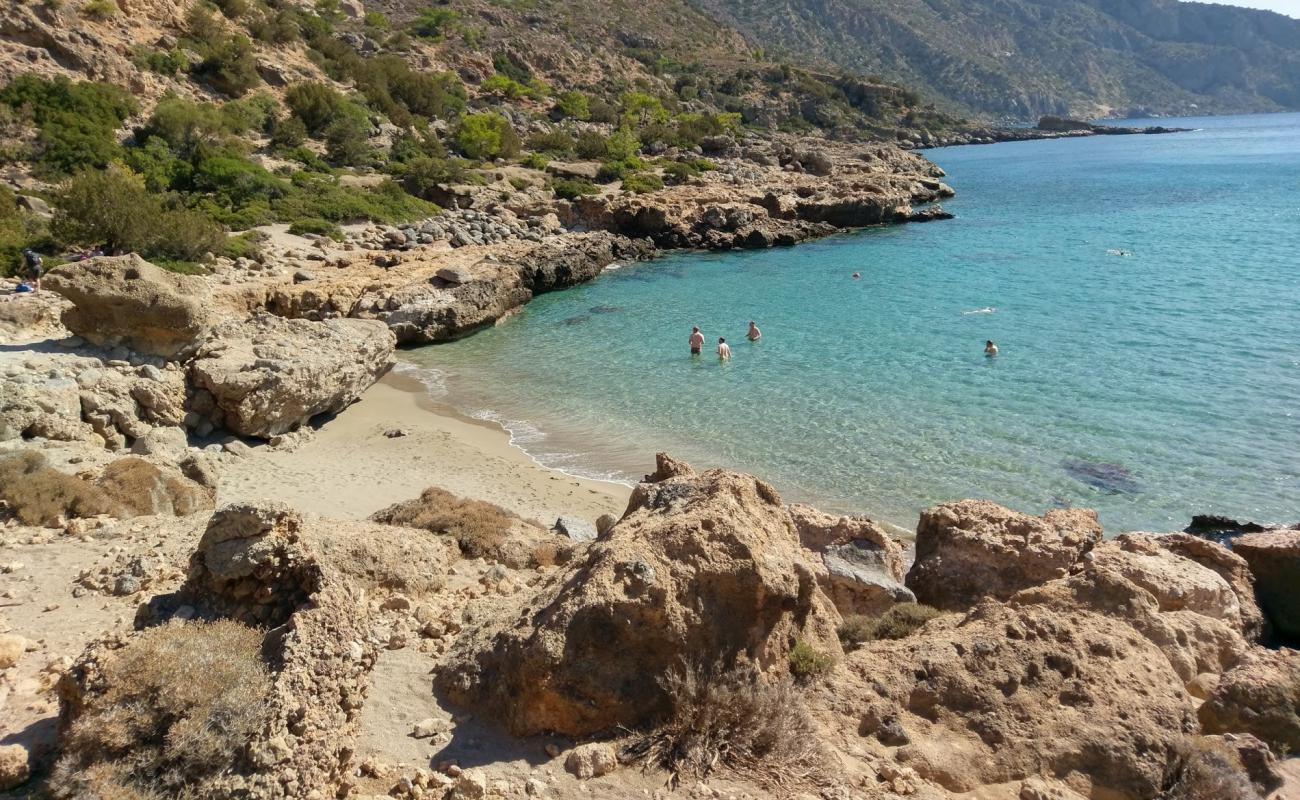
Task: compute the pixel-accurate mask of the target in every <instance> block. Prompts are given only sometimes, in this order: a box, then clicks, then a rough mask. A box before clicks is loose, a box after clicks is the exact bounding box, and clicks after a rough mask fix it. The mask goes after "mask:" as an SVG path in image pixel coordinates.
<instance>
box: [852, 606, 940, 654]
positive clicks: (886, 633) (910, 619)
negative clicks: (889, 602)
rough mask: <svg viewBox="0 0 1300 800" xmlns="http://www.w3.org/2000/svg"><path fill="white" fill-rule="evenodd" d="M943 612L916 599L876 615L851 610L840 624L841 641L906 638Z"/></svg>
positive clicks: (854, 643) (853, 641)
mask: <svg viewBox="0 0 1300 800" xmlns="http://www.w3.org/2000/svg"><path fill="white" fill-rule="evenodd" d="M942 613H943V612H941V611H939V609H937V608H933V607H931V606H927V605H922V604H919V603H899V604H898V605H896V606H894V607H893V608H890V609H889V610H888V611H886V612H885V613H884V614H881V615H880V616H879V617H868V616H863V615H860V614H851V615H849V616H847V617H845V618H844V623H843V624H842V625H840V628H839V637H840V641H841V642H843V643H844V644H845V645H859V644H862V643H863V642H870V641H874V640H877V639H905V638H907V637H908V636H911V635H912V634H913V633H914V632H915V631H916V630H917V629H918V628H920V627H921V626H922V625H924V624H925V623H927V622H929V621H930V620H932V619H934V618H935V617H937V616H940V615H941V614H942Z"/></svg>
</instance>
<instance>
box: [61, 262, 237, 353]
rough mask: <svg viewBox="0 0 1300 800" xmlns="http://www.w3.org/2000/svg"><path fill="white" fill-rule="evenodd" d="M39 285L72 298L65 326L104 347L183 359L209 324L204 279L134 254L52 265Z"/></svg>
mask: <svg viewBox="0 0 1300 800" xmlns="http://www.w3.org/2000/svg"><path fill="white" fill-rule="evenodd" d="M44 285H45V286H46V287H48V288H50V289H53V290H54V291H56V292H58V293H59V294H61V295H63V296H64V297H66V298H68V300H71V301H72V308H70V309H68V310H67V311H66V312H65V313H64V315H63V324H64V325H66V326H67V328H68V330H70V331H72V332H73V333H75V334H77V335H78V336H81V337H83V338H84V339H86V341H89V342H93V343H95V344H98V345H102V346H106V347H116V346H118V345H123V346H125V347H127V348H129V349H131V350H134V351H136V352H139V353H147V354H149V355H155V356H162V357H163V358H169V359H176V358H183V357H185V356H186V355H188V354H189V353H192V352H193V351H194V350H195V348H197V347H198V346H199V344H200V343H201V342H202V341H203V339H204V338H205V336H206V334H207V333H208V331H209V329H210V328H211V327H212V324H213V317H212V292H211V290H210V289H209V288H208V283H207V281H205V280H203V279H202V278H199V277H196V276H191V275H177V274H176V273H172V272H167V271H166V270H164V269H161V268H159V267H156V266H154V265H153V264H150V263H149V262H147V261H145V260H144V259H143V258H140V256H138V255H134V254H133V255H129V256H116V257H101V258H92V259H90V260H89V261H82V262H79V263H75V264H65V265H64V266H61V267H56V268H55V269H53V270H51V271H50V273H49V274H48V275H47V276H46V277H45V282H44Z"/></svg>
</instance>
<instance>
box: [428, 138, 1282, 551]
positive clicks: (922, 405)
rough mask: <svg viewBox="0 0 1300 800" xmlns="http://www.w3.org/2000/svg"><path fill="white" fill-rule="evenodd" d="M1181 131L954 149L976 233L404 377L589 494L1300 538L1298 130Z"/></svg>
mask: <svg viewBox="0 0 1300 800" xmlns="http://www.w3.org/2000/svg"><path fill="white" fill-rule="evenodd" d="M1161 123H1162V124H1179V125H1187V126H1194V127H1198V128H1201V129H1202V130H1199V131H1197V132H1195V133H1187V134H1178V135H1168V136H1117V137H1094V138H1090V139H1074V140H1063V141H1045V142H1026V143H1014V144H998V145H988V146H976V147H963V148H951V149H943V150H936V151H932V152H931V153H930V154H929V155H930V157H931V158H932V159H933V160H934V161H936V162H937V163H939V164H940V165H941V166H943V167H944V169H945V170H947V171H948V173H949V177H948V181H949V182H950V183H951V184H952V185H953V186H954V187H955V188H956V189H957V192H958V196H957V198H956V199H955V200H952V201H949V202H948V203H945V207H947V208H948V209H949V210H951V211H953V212H955V213H956V214H957V218H956V219H955V220H952V221H948V222H937V223H931V224H926V225H909V226H902V227H895V228H887V229H879V230H869V231H865V232H861V233H857V234H852V235H845V236H841V237H836V238H833V239H829V240H823V241H820V242H816V243H811V244H806V245H800V246H798V247H795V248H789V249H779V250H767V251H758V252H743V253H727V254H718V255H710V254H696V253H692V254H681V255H676V256H672V257H669V258H664V259H661V260H659V261H656V262H653V263H649V264H639V265H631V266H626V267H623V268H621V269H617V270H613V271H609V272H606V273H605V274H604V275H603V276H602V277H601V278H600V279H598V280H596V281H594V282H592V283H590V284H587V285H585V286H581V287H577V288H575V289H571V290H567V291H564V292H559V293H555V294H550V295H546V296H543V297H541V298H539V299H537V300H536V301H534V302H533V303H532V304H531V305H529V306H527V307H526V309H525V310H524V311H523V312H522V313H521V314H519V315H517V316H516V317H514V318H513V319H511V320H510V321H508V322H507V323H505V324H503V325H501V326H499V327H497V328H495V329H492V330H489V331H485V332H483V333H480V334H478V335H476V336H473V337H470V338H469V339H466V340H463V341H461V342H457V343H455V344H450V345H441V346H435V347H429V348H423V349H420V350H415V351H409V352H407V353H406V354H405V356H406V358H407V359H408V360H409V361H410V362H412V363H413V364H415V365H419V366H420V368H421V369H422V370H423V372H424V374H425V375H426V376H427V377H429V378H430V380H431V381H432V382H433V383H435V384H436V385H437V386H438V387H439V388H438V389H437V390H436V391H438V392H443V393H445V398H446V400H447V401H448V402H450V403H452V404H453V405H455V406H458V407H459V408H461V409H462V410H465V411H467V412H469V413H473V414H475V415H477V416H481V417H485V418H491V419H496V420H498V421H500V422H502V423H503V424H504V425H506V426H507V428H509V429H510V430H511V431H512V432H513V433H514V434H515V437H516V441H517V442H518V443H519V444H520V445H521V446H523V447H524V448H525V449H527V450H528V451H529V452H530V453H532V454H533V455H534V456H535V457H537V458H538V459H539V460H541V461H543V462H544V463H548V464H551V465H554V466H558V467H561V468H564V469H567V470H569V471H572V472H575V473H580V474H585V475H599V476H606V477H621V478H630V477H636V476H639V475H640V474H641V473H643V472H646V471H650V470H651V469H652V462H653V453H654V452H655V451H657V450H666V451H668V452H671V453H673V454H674V455H677V456H679V457H682V458H685V459H687V460H689V461H692V462H694V463H695V464H696V465H697V466H711V465H724V466H730V467H738V468H741V469H744V470H748V471H751V472H754V473H756V474H758V475H761V476H764V477H765V478H767V479H769V480H770V481H772V482H773V483H775V484H776V485H777V486H778V487H779V488H780V489H781V490H782V491H783V493H784V494H785V496H786V497H787V499H802V500H807V501H811V502H815V503H818V504H820V505H822V506H824V507H827V508H833V509H836V510H841V511H854V512H861V513H867V514H871V515H873V516H876V517H878V518H883V519H885V520H888V521H890V522H893V523H896V524H899V525H903V526H908V527H911V526H914V525H915V522H916V515H917V512H918V511H919V510H920V509H922V508H925V507H927V506H929V505H932V504H934V503H936V502H941V501H944V500H950V499H956V498H961V497H987V498H991V499H995V500H998V501H999V502H1002V503H1004V504H1007V505H1010V506H1013V507H1016V508H1020V509H1022V510H1025V511H1032V512H1035V513H1040V512H1041V511H1042V510H1043V509H1044V508H1046V507H1050V506H1053V505H1057V504H1065V503H1069V504H1078V505H1084V506H1089V507H1093V508H1096V509H1098V510H1099V511H1100V513H1101V517H1102V522H1103V523H1104V524H1105V525H1106V527H1107V529H1108V530H1110V531H1118V530H1128V529H1148V530H1161V529H1163V530H1169V529H1176V528H1181V527H1182V526H1183V525H1185V524H1186V523H1187V520H1188V518H1189V517H1190V515H1191V514H1193V513H1221V514H1227V515H1230V516H1235V517H1239V518H1250V519H1256V520H1288V521H1294V519H1295V518H1300V409H1298V408H1297V405H1298V404H1300V268H1298V267H1297V258H1300V115H1296V114H1290V115H1270V116H1253V117H1235V118H1210V119H1198V120H1186V121H1170V120H1162V121H1161ZM1119 250H1123V251H1127V252H1128V253H1130V255H1117V254H1115V251H1119ZM855 271H857V272H860V273H861V275H862V277H861V279H860V280H852V279H851V278H850V275H851V273H853V272H855ZM987 308H993V309H996V311H995V312H992V313H969V312H972V311H975V310H977V309H987ZM750 319H755V320H757V321H758V324H759V325H760V327H761V328H762V330H763V334H764V335H763V339H762V341H761V343H759V344H750V343H748V342H747V341H745V338H744V333H745V325H746V322H747V321H748V320H750ZM693 324H698V325H700V326H701V327H702V328H703V329H704V333H705V334H706V337H707V341H708V347H707V349H706V355H705V356H704V357H702V358H699V359H694V360H693V359H691V358H690V357H689V356H688V354H687V347H686V338H687V335H688V334H689V332H690V326H691V325H693ZM718 336H726V337H727V339H728V341H729V342H730V343H731V345H732V348H733V351H734V353H735V356H734V358H733V359H732V360H731V361H730V362H729V363H726V364H720V363H719V362H718V359H717V358H716V357H715V356H712V355H711V353H712V352H713V345H714V343H715V342H716V340H717V337H718ZM985 339H994V340H996V341H997V343H998V346H999V347H1000V348H1001V354H1000V355H999V356H998V357H996V358H994V359H988V358H985V357H984V355H983V345H984V340H985Z"/></svg>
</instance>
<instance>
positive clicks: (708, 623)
mask: <svg viewBox="0 0 1300 800" xmlns="http://www.w3.org/2000/svg"><path fill="white" fill-rule="evenodd" d="M527 607H528V608H529V609H530V611H529V612H528V613H526V614H523V615H509V616H503V617H500V618H498V619H494V620H491V621H488V622H487V623H486V624H483V625H481V626H479V627H475V628H470V629H467V630H466V631H465V633H464V634H462V637H461V638H460V639H459V640H458V641H457V643H456V645H455V647H454V650H453V653H452V654H451V655H450V656H449V661H448V666H447V668H446V669H444V670H443V671H442V672H441V673H440V674H439V677H438V684H439V686H440V687H441V688H442V689H444V690H445V691H446V692H447V693H448V695H449V697H450V698H451V699H452V700H453V702H457V703H460V704H463V705H466V706H469V707H473V708H476V709H481V710H482V711H486V712H487V713H489V714H490V715H492V716H494V717H497V718H498V719H500V720H501V721H502V722H504V723H505V725H506V726H507V727H508V728H509V729H510V730H511V731H512V732H513V733H515V734H517V735H528V734H535V733H540V732H542V731H552V732H556V733H563V734H567V735H572V736H583V735H588V734H592V733H595V732H598V731H607V730H613V729H615V728H616V727H619V726H626V727H636V726H640V725H645V724H648V723H651V722H653V721H655V720H656V719H658V718H660V717H661V716H662V715H664V714H666V713H668V712H669V711H670V710H671V708H672V699H671V696H670V694H669V692H668V690H667V689H666V688H665V685H664V683H665V680H666V679H669V678H671V677H673V676H675V675H677V676H680V675H682V674H683V673H684V672H685V671H687V670H688V669H690V668H693V667H698V666H701V665H703V666H706V667H713V666H716V667H718V668H720V669H724V670H725V669H727V668H730V667H732V666H737V665H739V664H742V663H744V664H750V665H754V666H757V667H758V668H760V669H764V670H768V671H772V672H776V673H783V672H785V671H787V670H788V669H789V661H788V658H787V656H788V655H789V652H790V649H791V647H792V646H793V645H794V644H795V643H796V641H803V642H806V643H807V644H808V645H809V646H811V647H812V648H814V649H816V650H819V651H821V652H823V653H827V654H830V655H838V654H839V653H840V652H841V651H840V647H839V643H838V641H837V639H836V636H835V625H836V623H837V622H838V621H839V616H838V614H836V612H835V610H834V609H833V608H832V607H831V604H830V602H829V601H828V600H827V598H826V597H825V595H824V594H823V593H822V592H821V590H820V589H819V588H818V585H817V580H816V577H815V567H814V565H813V564H812V563H810V561H809V560H808V557H807V555H806V554H805V552H804V551H803V549H802V548H801V547H800V546H799V539H798V533H797V531H796V529H795V526H794V524H793V522H792V521H791V519H790V516H789V513H788V512H787V511H786V510H785V508H784V507H783V506H782V504H781V498H780V497H779V496H778V495H777V493H776V491H775V490H774V489H773V488H772V487H771V486H769V485H767V484H766V483H763V482H762V481H760V480H757V479H755V478H753V477H750V476H747V475H740V474H737V473H734V472H727V471H723V470H712V471H709V472H706V473H703V474H698V475H697V474H693V473H689V472H687V473H686V474H681V475H679V476H677V477H670V478H666V479H665V480H662V481H660V482H658V483H642V484H640V485H638V487H637V488H636V489H635V491H634V492H633V494H632V498H631V501H630V503H629V505H628V510H627V513H626V514H625V515H624V517H623V519H622V520H620V521H619V523H618V524H617V525H616V526H614V528H613V529H611V530H610V532H609V533H608V534H607V536H606V537H605V538H602V539H600V540H598V541H596V542H594V543H593V544H591V545H590V549H589V550H588V551H587V554H586V557H585V558H583V559H582V560H581V561H580V562H579V563H577V564H576V565H575V566H574V567H573V568H572V569H571V570H569V571H567V572H564V573H561V574H558V575H556V576H555V577H554V578H553V579H552V580H551V581H550V582H549V583H547V584H545V585H544V586H543V587H542V588H541V589H540V591H539V592H538V593H537V595H536V596H535V597H534V598H533V599H532V600H531V601H530V602H529V603H528V604H527Z"/></svg>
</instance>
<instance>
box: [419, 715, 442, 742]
mask: <svg viewBox="0 0 1300 800" xmlns="http://www.w3.org/2000/svg"><path fill="white" fill-rule="evenodd" d="M446 727H447V725H446V723H445V722H443V721H441V720H438V719H434V718H433V717H429V718H428V719H422V720H420V721H419V722H417V723H415V727H414V728H412V729H411V736H412V737H413V738H415V739H428V738H429V737H431V736H435V735H437V734H439V733H441V732H442V731H444V730H445V729H446Z"/></svg>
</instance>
